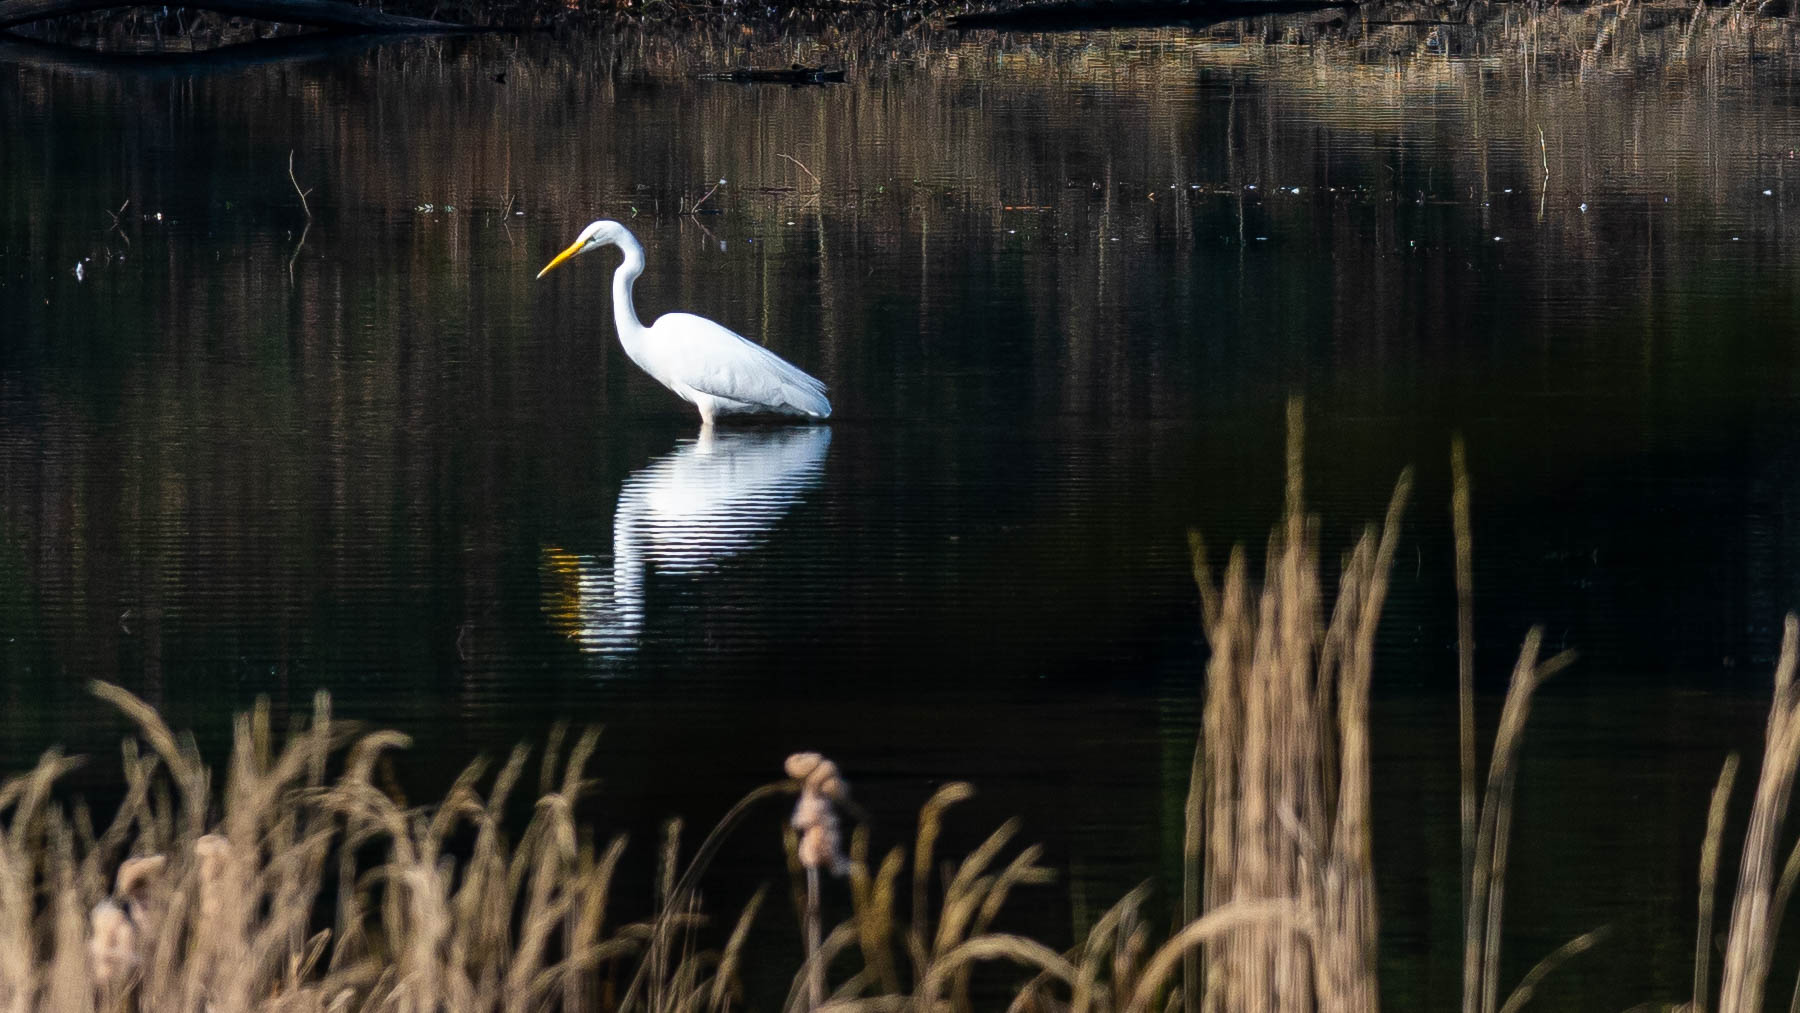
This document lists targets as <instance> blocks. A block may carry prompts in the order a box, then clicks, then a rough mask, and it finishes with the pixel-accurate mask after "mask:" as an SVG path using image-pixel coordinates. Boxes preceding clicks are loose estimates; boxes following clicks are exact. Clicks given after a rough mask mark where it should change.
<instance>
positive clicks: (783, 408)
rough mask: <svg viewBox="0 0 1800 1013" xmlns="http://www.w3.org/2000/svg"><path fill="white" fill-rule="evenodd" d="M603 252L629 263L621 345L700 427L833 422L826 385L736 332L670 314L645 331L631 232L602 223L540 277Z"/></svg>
mask: <svg viewBox="0 0 1800 1013" xmlns="http://www.w3.org/2000/svg"><path fill="white" fill-rule="evenodd" d="M603 246H617V247H618V248H619V250H620V251H621V252H622V253H624V255H625V259H624V260H623V261H622V262H621V263H620V264H619V267H618V270H616V271H614V272H613V286H612V294H613V322H614V323H615V324H616V325H617V326H618V329H619V344H621V345H623V346H624V347H625V354H626V355H628V356H630V357H631V361H632V362H635V363H637V365H638V368H640V369H642V370H643V371H644V372H646V373H648V374H650V375H651V376H652V377H654V378H655V379H656V381H657V382H658V383H660V384H662V385H663V386H665V387H667V388H669V389H670V390H672V391H674V392H675V393H676V394H678V395H680V396H681V397H682V398H683V399H685V400H687V401H689V402H691V403H692V404H693V405H694V407H695V408H697V409H699V411H700V421H701V423H702V424H704V425H708V426H710V425H712V424H713V420H714V419H716V418H718V417H719V416H721V415H735V414H740V413H746V412H773V413H776V414H781V415H802V416H810V417H812V418H816V419H822V418H828V417H829V416H830V415H831V402H830V401H829V400H827V399H826V397H825V385H824V384H822V383H820V382H819V381H818V380H816V379H814V378H813V377H811V376H809V375H807V373H806V372H805V371H804V370H802V369H800V368H799V367H798V366H795V365H794V364H793V363H791V362H788V361H787V360H786V359H783V358H782V357H781V356H779V355H776V354H775V353H774V352H771V351H769V350H768V349H766V348H764V347H762V346H761V345H759V344H757V343H755V342H754V341H751V340H749V339H748V338H745V337H744V336H743V335H741V334H738V333H736V332H734V331H732V330H730V329H729V328H726V327H722V326H720V325H719V324H716V323H713V322H712V321H711V320H708V319H706V318H705V317H697V316H694V315H693V314H692V313H667V314H664V315H663V316H661V317H659V318H657V321H656V323H654V324H652V325H650V326H649V327H645V326H644V325H643V323H642V322H641V321H639V320H638V316H637V309H636V307H635V306H633V304H632V300H631V287H632V283H633V282H635V281H637V279H638V275H641V274H643V273H644V248H643V246H642V245H640V244H639V243H638V241H637V237H636V236H634V235H632V234H631V230H630V229H627V228H626V227H625V226H623V225H620V224H619V223H618V222H614V221H598V222H594V223H593V224H591V225H589V226H588V227H587V228H585V229H582V230H581V235H579V236H577V237H576V239H575V242H574V244H573V245H571V246H570V247H569V248H568V249H566V250H564V251H563V252H561V253H559V254H557V255H556V259H555V260H552V261H551V262H550V263H549V264H546V265H545V266H544V269H543V270H542V271H539V272H538V277H540V278H542V277H543V276H544V275H546V274H549V273H550V271H551V270H552V269H553V268H555V267H557V266H558V265H559V264H561V263H562V262H563V261H565V260H568V259H569V258H570V257H574V256H578V255H580V254H583V253H587V252H589V251H592V250H598V249H600V248H601V247H603Z"/></svg>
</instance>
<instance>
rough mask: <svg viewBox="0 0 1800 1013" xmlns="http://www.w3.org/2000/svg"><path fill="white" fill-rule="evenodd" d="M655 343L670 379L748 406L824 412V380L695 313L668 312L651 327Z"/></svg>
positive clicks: (826, 403) (820, 414)
mask: <svg viewBox="0 0 1800 1013" xmlns="http://www.w3.org/2000/svg"><path fill="white" fill-rule="evenodd" d="M649 344H650V348H651V349H652V350H653V354H654V355H655V356H656V357H657V358H659V359H661V360H662V362H661V363H660V365H661V366H662V367H663V369H664V371H665V372H666V373H667V375H668V376H669V378H670V379H673V380H676V381H679V382H681V383H684V384H686V385H688V386H689V387H692V388H693V389H695V390H697V391H700V392H701V393H704V394H710V395H712V396H713V397H716V398H720V399H722V400H725V401H730V402H736V403H738V404H742V405H744V406H745V407H746V408H758V409H765V410H768V411H777V412H789V413H792V414H796V415H811V416H813V417H814V418H825V417H827V416H829V415H830V414H831V402H830V401H828V400H827V399H826V397H825V385H824V384H823V383H820V382H819V381H818V380H816V379H814V378H813V377H811V376H809V375H808V374H807V373H806V372H805V371H804V370H802V369H801V368H800V367H798V366H795V365H794V364H793V363H791V362H788V361H787V360H786V359H783V358H782V357H781V356H779V355H776V354H775V353H774V352H771V351H769V350H768V349H766V348H764V347H762V346H761V345H759V344H757V343H755V342H754V341H751V340H749V339H748V338H745V337H744V336H742V335H740V334H737V333H736V332H734V331H732V330H730V329H729V328H726V327H723V326H721V325H719V324H716V323H713V322H712V321H711V320H708V319H706V318H705V317H697V316H694V315H693V314H691V313H669V314H665V315H664V316H662V317H660V318H659V319H658V320H657V321H656V324H655V326H653V327H651V328H650V343H649Z"/></svg>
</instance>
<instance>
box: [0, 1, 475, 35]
mask: <svg viewBox="0 0 1800 1013" xmlns="http://www.w3.org/2000/svg"><path fill="white" fill-rule="evenodd" d="M132 6H137V5H135V4H133V3H131V2H130V0H0V29H5V28H13V27H16V26H18V25H24V24H30V23H31V22H33V21H42V20H44V19H45V18H58V17H63V16H65V15H69V14H86V13H88V12H89V11H98V10H106V9H108V8H113V7H120V8H123V7H132ZM180 6H182V7H191V8H194V9H196V10H206V11H215V12H217V13H219V14H230V15H234V16H237V17H243V18H256V19H258V20H261V21H280V22H283V23H286V24H291V25H307V26H310V27H314V28H329V29H332V30H334V31H344V32H468V31H477V30H478V29H474V28H471V27H470V26H468V25H456V24H451V23H449V22H447V21H433V20H431V19H430V18H410V17H406V16H405V15H401V14H389V13H387V12H386V11H378V10H376V9H374V8H373V7H362V6H359V5H357V4H353V3H345V2H344V0H181V3H180Z"/></svg>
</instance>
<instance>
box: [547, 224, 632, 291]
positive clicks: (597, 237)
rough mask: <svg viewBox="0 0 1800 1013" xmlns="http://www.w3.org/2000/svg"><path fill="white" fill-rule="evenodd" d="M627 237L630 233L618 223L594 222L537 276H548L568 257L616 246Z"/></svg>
mask: <svg viewBox="0 0 1800 1013" xmlns="http://www.w3.org/2000/svg"><path fill="white" fill-rule="evenodd" d="M629 235H631V233H630V232H628V231H626V229H625V226H623V225H620V224H619V223H618V222H615V221H610V220H604V219H603V220H601V221H597V222H594V223H592V224H590V225H589V226H588V227H587V228H585V229H582V230H581V235H579V236H576V237H575V242H574V243H572V244H570V246H569V248H568V249H566V250H564V251H562V252H561V253H559V254H557V255H556V259H555V260H552V261H551V262H550V263H548V264H545V265H544V269H543V270H542V271H539V272H538V275H537V276H538V277H540V278H542V277H543V276H544V275H546V274H549V273H550V272H551V271H553V270H555V269H556V268H558V267H561V266H562V263H563V261H565V260H568V259H569V258H570V257H578V256H580V255H581V254H583V253H588V252H591V251H593V250H598V249H599V248H601V247H602V246H612V245H615V244H618V243H620V242H622V241H623V240H624V239H625V237H626V236H629Z"/></svg>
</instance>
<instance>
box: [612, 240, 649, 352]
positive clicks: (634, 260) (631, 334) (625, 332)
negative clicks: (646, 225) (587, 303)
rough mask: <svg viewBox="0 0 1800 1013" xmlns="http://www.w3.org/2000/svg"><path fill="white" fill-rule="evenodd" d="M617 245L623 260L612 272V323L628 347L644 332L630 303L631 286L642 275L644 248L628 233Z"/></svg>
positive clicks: (635, 309)
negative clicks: (623, 257)
mask: <svg viewBox="0 0 1800 1013" xmlns="http://www.w3.org/2000/svg"><path fill="white" fill-rule="evenodd" d="M618 244H619V252H620V253H623V254H625V259H624V261H623V262H621V263H620V264H619V269H618V270H616V271H614V272H613V293H612V294H613V323H614V324H615V325H616V326H617V327H618V328H619V340H620V341H621V342H623V343H625V344H627V345H629V344H631V343H633V342H634V341H635V340H636V339H637V337H638V335H640V334H642V333H643V331H644V325H643V324H642V323H640V322H639V321H638V315H637V307H635V306H633V305H632V302H631V285H632V283H633V282H635V281H637V279H638V275H640V274H643V273H644V248H643V247H642V246H640V245H638V241H637V237H635V236H633V235H632V234H631V233H629V232H627V233H625V234H624V235H623V236H620V237H619V239H618Z"/></svg>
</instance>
